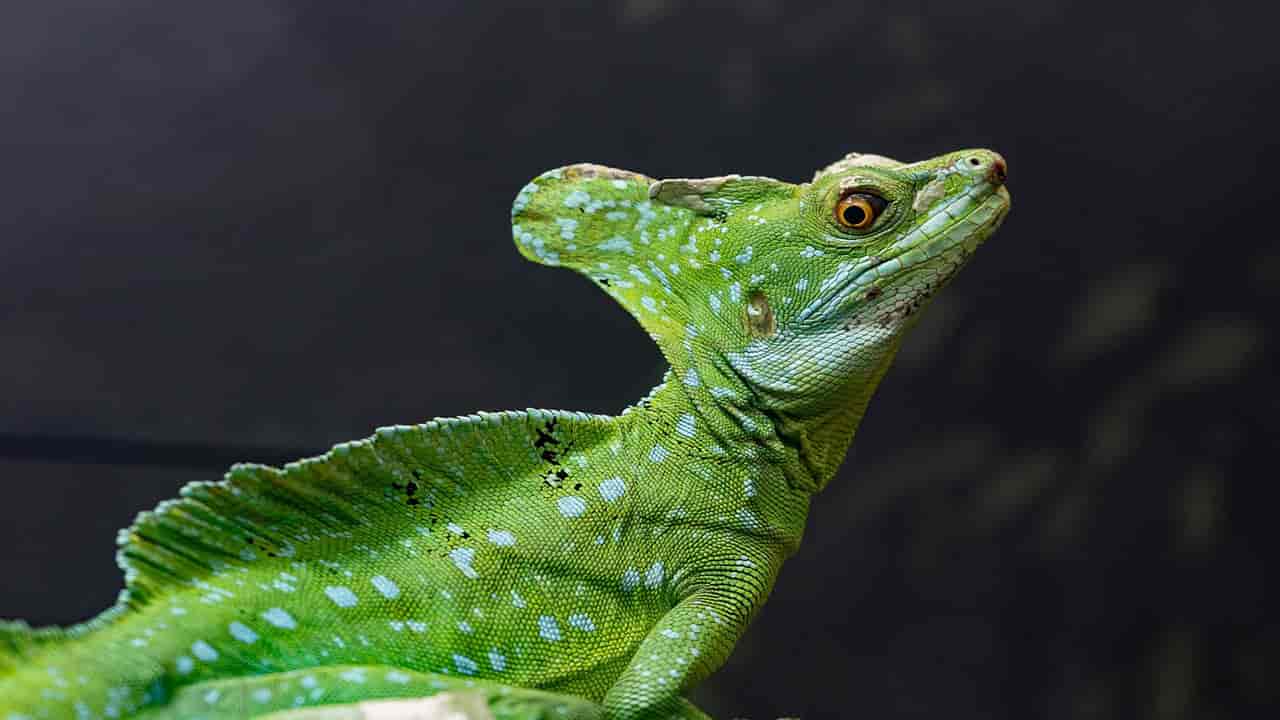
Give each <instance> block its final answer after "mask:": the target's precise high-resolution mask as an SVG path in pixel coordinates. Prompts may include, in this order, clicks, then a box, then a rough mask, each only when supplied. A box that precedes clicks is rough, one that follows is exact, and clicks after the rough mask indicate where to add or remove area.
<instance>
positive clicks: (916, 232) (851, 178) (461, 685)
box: [0, 150, 1009, 720]
mask: <svg viewBox="0 0 1280 720" xmlns="http://www.w3.org/2000/svg"><path fill="white" fill-rule="evenodd" d="M1004 174H1005V166H1004V161H1003V160H1002V159H1001V158H1000V157H999V156H998V155H996V154H995V153H992V152H989V151H983V150H974V151H962V152H957V153H952V154H948V155H945V156H942V157H939V158H935V159H933V160H928V161H925V162H920V163H914V164H903V163H899V162H896V161H893V160H889V159H887V158H883V157H879V156H871V155H850V156H848V157H846V158H845V159H843V160H841V161H839V162H837V163H835V164H833V165H831V166H830V167H828V168H826V169H824V170H822V171H820V172H819V173H817V175H816V176H815V177H814V179H813V181H812V182H810V183H806V184H799V185H797V184H791V183H786V182H782V181H779V180H773V179H770V178H764V177H751V176H737V175H730V176H725V177H717V178H706V179H697V180H691V179H674V180H658V181H655V180H652V179H650V178H647V177H645V176H643V175H639V174H636V173H632V172H626V171H621V170H615V169H611V168H606V167H602V166H599V165H573V166H569V167H565V168H560V169H558V170H553V171H550V172H547V173H544V174H543V175H541V176H539V177H538V178H536V179H534V180H533V181H532V182H530V183H529V184H528V185H526V186H525V187H524V188H523V189H522V190H521V191H520V192H519V194H518V195H517V197H516V201H515V204H514V207H513V210H512V228H513V235H514V237H515V240H516V243H517V246H518V247H519V249H520V251H521V252H522V253H523V254H525V255H526V256H527V257H529V258H530V259H533V260H535V261H537V262H540V263H543V264H548V265H560V266H565V267H568V268H571V269H573V270H576V271H578V272H580V273H582V274H583V275H585V276H587V277H588V278H590V279H591V280H592V281H593V282H595V283H596V284H597V285H599V286H600V287H601V288H602V289H604V290H605V292H607V293H608V294H609V295H610V296H612V297H613V298H614V299H616V300H617V301H618V302H619V303H621V304H622V305H623V307H624V308H626V310H627V311H628V312H630V313H631V314H632V315H633V316H635V317H636V319H637V320H638V321H639V322H640V324H641V325H642V326H643V327H644V328H645V329H646V330H647V331H648V332H649V333H650V335H651V336H652V337H653V338H654V339H655V341H656V342H657V343H658V345H659V347H660V348H661V349H662V352H663V354H664V356H665V357H666V358H667V360H668V361H669V362H670V364H671V371H670V372H669V373H668V375H667V377H666V379H665V380H664V382H663V383H662V385H660V386H659V387H658V388H655V390H654V391H653V392H652V393H651V394H650V395H649V396H648V397H646V398H645V399H644V400H642V401H641V402H640V403H638V404H637V405H635V406H633V407H631V408H628V409H626V410H625V411H623V413H622V414H621V415H619V416H616V417H609V416H595V415H584V414H581V413H568V412H553V411H544V410H529V411H525V412H507V413H496V414H479V415H474V416H468V417H463V418H454V419H444V420H435V421H431V422H429V423H425V424H422V425H412V426H396V427H389V428H383V429H380V430H379V431H378V433H377V434H376V435H374V436H373V437H371V438H369V439H367V440H362V441H358V442H354V443H348V444H345V445H341V446H339V447H337V448H335V449H334V450H332V451H330V452H329V453H327V454H325V455H323V456H320V457H317V458H311V459H308V460H304V461H301V462H298V463H293V464H290V465H288V466H285V467H284V468H282V469H275V468H269V467H263V466H256V465H241V466H237V467H236V468H233V469H232V471H231V472H230V473H228V476H227V479H226V480H224V481H222V482H218V483H199V484H195V485H191V486H188V487H187V488H184V490H183V493H182V498H181V499H179V500H176V501H172V502H168V503H164V504H162V505H161V506H160V507H158V508H157V509H156V510H155V511H153V512H150V513H143V514H142V515H141V516H139V518H138V520H137V522H135V524H134V525H133V526H132V527H130V528H129V529H127V530H126V531H124V532H122V534H121V551H120V562H121V565H122V567H123V568H124V569H125V573H126V590H125V591H124V592H123V593H122V596H121V599H120V602H119V603H118V604H117V605H116V606H115V607H114V608H112V609H111V610H108V611H107V612H106V613H104V614H103V615H101V616H100V617H98V618H96V619H94V620H92V621H90V622H89V623H86V624H84V625H81V626H77V627H74V628H69V629H66V630H59V629H46V630H35V631H33V630H30V629H28V628H26V626H24V625H21V624H7V625H2V624H0V720H31V719H34V718H62V717H67V718H78V717H94V718H129V717H137V718H156V719H158V718H178V717H182V718H188V717H205V718H208V719H209V720H220V719H222V718H232V717H254V716H259V717H266V716H268V715H271V716H272V717H276V718H286V717H287V718H293V719H295V720H301V719H303V718H312V717H313V718H319V717H395V716H396V715H395V714H394V713H395V712H399V710H397V709H396V708H401V707H402V706H401V705H395V704H387V703H389V702H391V701H390V700H388V699H393V698H399V699H413V698H430V697H431V696H433V695H437V694H440V693H441V692H442V691H450V692H449V695H450V697H455V696H456V697H457V698H461V699H460V700H459V702H463V701H464V700H466V697H470V695H468V694H469V693H471V694H474V695H475V698H473V699H477V698H478V699H477V700H476V704H474V707H472V710H471V711H468V712H472V714H473V715H475V716H477V717H486V716H495V717H511V718H516V717H521V718H524V717H530V718H531V717H544V716H545V717H567V716H573V717H609V718H623V717H637V718H657V717H700V716H701V714H700V713H699V712H698V711H697V710H696V708H694V707H693V706H691V705H689V704H688V703H687V701H684V700H683V699H682V695H683V693H684V692H685V691H687V690H688V689H689V688H690V687H691V686H692V685H693V684H695V683H697V682H698V681H699V680H701V679H702V678H704V677H705V676H706V675H708V674H709V673H711V672H712V671H714V670H715V669H716V668H717V667H719V666H720V664H722V663H723V662H724V660H725V658H727V656H728V654H729V652H730V651H731V650H732V648H733V645H734V643H735V642H736V640H737V638H738V637H739V636H740V635H741V633H742V632H743V630H744V629H745V627H746V625H747V623H748V622H749V621H750V619H751V617H752V616H753V615H754V613H755V612H756V611H757V610H758V609H759V607H760V605H761V604H762V603H763V602H764V600H765V599H766V598H767V596H768V593H769V590H770V588H771V587H772V584H773V582H774V579H775V578H776V576H777V573H778V570H779V569H780V567H781V564H782V562H783V561H784V560H785V559H786V558H787V557H788V556H789V555H791V554H792V553H794V552H795V550H796V548H797V547H798V544H799V542H800V537H801V534H802V532H803V528H804V522H805V517H806V515H807V512H808V506H809V502H810V499H811V497H812V495H813V493H815V492H816V491H818V490H820V489H821V488H822V487H823V486H825V484H826V483H827V482H829V481H830V479H831V477H832V476H833V475H834V473H835V471H836V469H837V467H838V466H839V464H840V462H841V461H842V460H843V457H844V454H845V451H846V449H847V447H848V444H849V442H850V441H851V440H852V437H853V433H854V432H855V430H856V428H857V426H858V423H859V422H860V420H861V418H862V414H863V412H864V410H865V408H866V405H867V402H868V401H869V399H870V397H871V394H872V393H873V391H874V390H875V387H876V385H877V383H878V382H879V380H880V378H881V377H882V375H883V373H884V372H885V370H886V369H887V368H888V366H889V364H890V362H891V361H892V358H893V355H894V353H895V351H896V349H897V347H898V344H899V342H900V340H901V337H902V333H903V331H904V329H905V328H907V327H908V326H910V325H911V323H912V322H913V321H914V319H915V318H916V316H917V312H918V311H919V310H920V309H921V308H922V307H923V306H924V304H925V303H926V302H927V301H928V300H929V299H930V298H931V297H932V296H933V295H934V294H935V293H936V292H937V291H938V290H939V289H940V288H941V287H942V286H943V285H944V284H945V283H946V282H947V280H949V279H950V278H951V277H952V276H953V275H954V273H955V272H956V270H957V269H958V268H959V267H960V266H961V265H963V263H964V262H965V261H966V260H967V259H968V257H969V256H970V255H971V254H972V252H973V251H974V249H975V248H976V247H977V246H978V245H979V244H980V243H981V242H982V241H983V240H985V239H986V237H987V236H989V235H990V234H991V232H993V231H994V230H995V228H996V227H997V226H998V225H999V223H1000V221H1001V220H1002V219H1003V218H1004V215H1005V214H1006V212H1007V210H1008V206H1009V196H1008V193H1007V192H1006V191H1005V190H1004V187H1003V182H1004ZM459 693H461V694H460V695H459ZM549 693H550V694H549ZM424 702H425V701H424ZM404 712H405V713H411V712H413V710H412V709H409V710H405V711H404ZM333 713H338V714H333ZM342 713H346V714H342ZM379 713H381V714H379ZM476 713H480V714H479V715H476ZM405 716H406V717H408V716H410V715H405Z"/></svg>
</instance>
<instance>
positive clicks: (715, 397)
mask: <svg viewBox="0 0 1280 720" xmlns="http://www.w3.org/2000/svg"><path fill="white" fill-rule="evenodd" d="M659 345H660V346H661V347H662V352H663V355H664V356H665V357H666V358H667V360H668V362H670V363H671V370H670V371H669V372H668V373H667V375H666V377H665V378H664V379H663V382H662V384H660V385H659V386H658V387H656V388H654V390H653V391H652V392H651V393H650V395H649V396H648V397H646V398H645V399H644V400H642V401H641V403H640V404H639V406H640V407H641V408H642V409H643V410H645V411H657V412H656V413H654V414H656V415H661V416H679V415H680V414H684V413H687V414H689V415H691V416H692V417H694V418H695V420H696V423H697V427H698V428H699V429H703V428H705V430H706V436H701V437H703V438H704V439H703V440H702V442H704V443H706V445H707V450H709V451H710V452H713V453H723V454H725V455H727V456H728V457H730V458H732V459H734V460H737V461H739V462H743V463H751V464H757V465H765V466H770V467H773V468H776V470H777V471H779V472H781V474H782V476H783V477H785V479H786V483H787V485H789V486H790V487H791V488H792V489H794V490H796V491H800V492H803V493H807V494H813V493H816V492H818V491H820V490H822V489H823V488H825V487H826V485H827V483H829V482H830V481H831V479H832V478H833V477H834V476H835V474H836V472H837V470H838V469H839V467H840V465H841V463H842V462H843V461H844V457H845V455H846V454H847V452H848V449H849V446H850V445H851V444H852V442H853V438H854V435H855V433H856V432H857V429H858V426H859V425H860V424H861V422H862V417H863V415H864V414H865V412H866V408H867V405H868V403H869V402H870V400H871V396H872V395H873V394H874V393H875V390H876V387H877V386H878V385H879V384H880V380H881V378H882V377H883V376H884V373H885V372H886V371H887V370H888V368H889V366H890V364H891V363H892V361H893V358H894V356H895V355H896V351H897V343H896V342H894V343H891V344H890V345H889V346H887V347H886V348H883V349H882V351H880V352H877V353H876V359H875V360H874V361H872V362H869V363H867V364H866V365H865V366H864V373H865V374H859V375H856V376H853V377H850V378H848V380H847V381H846V382H845V383H843V384H842V385H841V386H839V387H833V388H832V389H831V392H830V393H829V395H828V396H827V397H824V398H822V399H821V401H820V402H816V403H815V402H780V401H778V399H777V398H776V397H773V396H771V395H770V394H769V393H768V392H766V391H762V390H760V389H759V388H757V387H756V385H755V384H753V383H752V381H751V380H750V379H749V378H748V377H746V376H744V375H743V373H741V372H740V371H738V370H737V369H736V368H735V367H734V364H733V362H731V361H730V360H729V359H728V358H726V357H724V356H723V355H722V354H720V353H718V352H715V351H712V350H710V349H709V348H707V347H705V346H700V345H701V344H700V343H699V338H698V337H697V333H696V332H692V333H686V335H685V337H684V339H683V342H682V343H680V344H679V345H676V344H675V343H662V342H660V343H659ZM677 430H679V426H678V425H677Z"/></svg>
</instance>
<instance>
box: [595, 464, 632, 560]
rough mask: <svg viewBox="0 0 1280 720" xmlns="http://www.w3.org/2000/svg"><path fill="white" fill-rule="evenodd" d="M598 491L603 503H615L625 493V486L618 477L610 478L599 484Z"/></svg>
mask: <svg viewBox="0 0 1280 720" xmlns="http://www.w3.org/2000/svg"><path fill="white" fill-rule="evenodd" d="M599 490H600V497H602V498H604V500H605V502H617V500H618V498H620V497H622V495H623V493H625V492H626V491H627V484H626V483H625V482H623V480H622V478H620V477H611V478H607V479H605V480H603V481H602V482H601V483H600V488H599ZM597 544H599V543H597Z"/></svg>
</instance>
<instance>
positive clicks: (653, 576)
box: [644, 561, 663, 588]
mask: <svg viewBox="0 0 1280 720" xmlns="http://www.w3.org/2000/svg"><path fill="white" fill-rule="evenodd" d="M662 574H663V572H662V561H658V562H656V563H654V564H653V567H651V568H649V570H648V571H647V572H646V573H645V574H644V586H645V587H647V588H656V587H658V586H659V585H661V584H662Z"/></svg>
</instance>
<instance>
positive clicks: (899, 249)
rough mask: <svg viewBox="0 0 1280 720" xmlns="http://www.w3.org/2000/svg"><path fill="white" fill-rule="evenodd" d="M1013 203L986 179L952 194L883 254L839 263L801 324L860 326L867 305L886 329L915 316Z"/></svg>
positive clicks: (801, 315) (799, 317)
mask: <svg viewBox="0 0 1280 720" xmlns="http://www.w3.org/2000/svg"><path fill="white" fill-rule="evenodd" d="M1009 203H1010V198H1009V191H1008V190H1006V189H1005V187H1004V185H1003V184H993V183H991V182H987V181H981V182H977V183H975V184H974V185H972V186H971V187H970V188H969V189H968V190H967V191H965V192H962V193H957V194H955V195H952V196H951V197H950V198H947V199H946V200H945V201H944V202H940V203H938V204H937V205H935V207H933V208H932V209H931V210H930V212H929V214H928V216H927V219H926V220H925V221H924V222H922V223H920V224H918V225H916V226H915V227H914V228H912V229H911V230H910V231H908V232H907V233H905V234H903V236H902V237H901V238H899V239H898V240H897V242H895V243H893V244H892V245H890V246H889V247H887V248H885V249H884V250H883V251H881V252H879V253H877V254H875V255H872V256H869V257H865V258H862V259H860V260H858V261H857V262H850V263H846V264H843V265H841V266H840V267H839V268H838V269H837V270H836V273H835V274H834V275H832V277H830V278H828V279H827V280H826V281H824V282H823V285H824V287H826V288H829V290H828V291H827V292H824V293H823V294H822V295H820V296H819V297H818V298H816V299H815V300H814V301H813V302H812V303H810V304H809V305H808V306H807V307H805V308H804V309H803V310H802V311H801V312H800V313H799V314H798V315H797V320H799V321H801V322H805V321H820V320H822V319H825V318H831V317H833V316H835V317H839V316H846V319H845V321H844V322H845V324H846V325H848V324H849V323H860V322H862V320H861V317H862V316H863V313H862V312H859V310H865V309H868V307H869V306H870V307H874V308H875V313H876V316H877V318H878V321H879V323H880V324H882V325H883V324H886V323H887V321H889V320H892V319H894V318H899V319H901V318H904V317H906V316H908V315H910V314H912V313H913V312H914V311H915V309H917V308H919V307H920V305H921V304H922V303H923V302H924V301H925V300H927V299H928V298H929V296H931V295H932V294H933V293H935V292H937V291H938V290H939V289H940V288H941V287H942V286H943V285H944V284H946V282H947V281H948V280H950V279H951V278H952V277H953V276H954V275H955V274H956V272H957V271H958V270H959V269H960V268H961V267H963V266H964V264H965V263H966V262H967V261H968V259H969V258H970V257H971V256H972V255H973V253H974V251H975V250H977V248H978V246H979V245H981V244H982V243H983V241H985V240H986V239H987V238H988V237H990V236H991V234H992V233H993V232H995V230H996V229H997V228H998V227H999V226H1000V223H1001V222H1003V221H1004V218H1005V216H1006V215H1008V213H1009ZM850 306H854V307H850ZM855 308H856V309H855Z"/></svg>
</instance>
